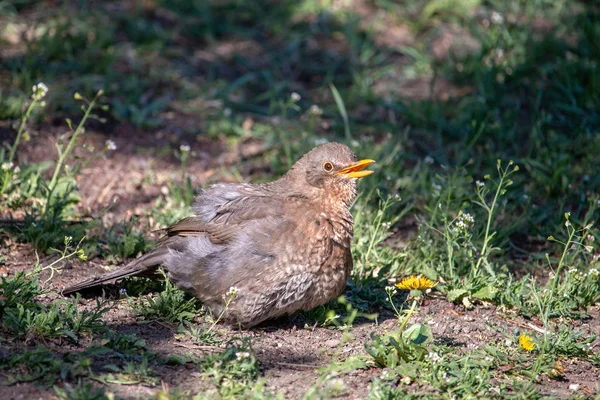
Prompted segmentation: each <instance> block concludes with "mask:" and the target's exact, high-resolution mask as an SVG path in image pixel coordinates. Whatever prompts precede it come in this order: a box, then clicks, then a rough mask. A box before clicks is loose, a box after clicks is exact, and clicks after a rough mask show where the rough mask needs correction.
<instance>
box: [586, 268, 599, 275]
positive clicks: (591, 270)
mask: <svg viewBox="0 0 600 400" xmlns="http://www.w3.org/2000/svg"><path fill="white" fill-rule="evenodd" d="M588 275H596V276H597V275H600V272H599V271H598V270H597V269H596V268H592V269H590V270H589V271H588Z"/></svg>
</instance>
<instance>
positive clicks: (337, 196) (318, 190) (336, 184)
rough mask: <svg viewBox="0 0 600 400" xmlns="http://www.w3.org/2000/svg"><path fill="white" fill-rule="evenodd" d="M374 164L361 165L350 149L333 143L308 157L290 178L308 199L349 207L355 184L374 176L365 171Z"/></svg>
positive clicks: (322, 146)
mask: <svg viewBox="0 0 600 400" xmlns="http://www.w3.org/2000/svg"><path fill="white" fill-rule="evenodd" d="M374 162H375V161H373V160H368V159H366V160H360V161H359V160H358V158H357V157H356V155H355V154H354V153H353V152H352V150H350V149H349V148H348V146H345V145H343V144H340V143H334V142H330V143H325V144H323V145H320V146H318V147H315V148H314V149H312V150H311V151H309V152H308V153H306V154H305V155H304V156H303V157H302V158H300V159H299V160H298V161H297V162H296V163H295V164H294V165H293V166H292V169H291V170H290V171H289V172H288V174H287V177H288V178H291V179H293V180H294V181H295V182H296V183H297V184H299V185H298V187H300V188H303V189H302V190H303V191H304V193H302V194H303V195H305V196H308V197H311V198H316V199H318V198H323V200H329V201H333V202H343V203H344V204H346V206H349V205H350V204H352V202H353V201H354V199H355V198H356V181H357V180H358V179H360V178H363V177H365V176H367V175H370V174H372V173H373V171H365V170H364V168H365V167H366V166H368V165H371V164H373V163H374Z"/></svg>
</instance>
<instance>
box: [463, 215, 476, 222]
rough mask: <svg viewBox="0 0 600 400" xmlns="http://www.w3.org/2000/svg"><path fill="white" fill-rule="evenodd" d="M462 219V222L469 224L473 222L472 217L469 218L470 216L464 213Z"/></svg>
mask: <svg viewBox="0 0 600 400" xmlns="http://www.w3.org/2000/svg"><path fill="white" fill-rule="evenodd" d="M462 218H463V220H464V221H467V222H470V223H473V222H475V218H473V216H471V214H469V213H464V214H463V215H462Z"/></svg>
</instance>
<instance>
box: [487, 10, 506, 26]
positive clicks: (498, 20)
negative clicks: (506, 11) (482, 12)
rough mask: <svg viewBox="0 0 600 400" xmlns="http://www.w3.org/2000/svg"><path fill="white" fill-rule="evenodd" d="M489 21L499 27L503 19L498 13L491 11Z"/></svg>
mask: <svg viewBox="0 0 600 400" xmlns="http://www.w3.org/2000/svg"><path fill="white" fill-rule="evenodd" d="M490 19H491V20H492V23H494V24H496V25H499V24H501V23H503V22H504V17H503V16H502V14H500V13H499V12H498V11H493V12H492V16H491V17H490Z"/></svg>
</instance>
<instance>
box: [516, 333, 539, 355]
mask: <svg viewBox="0 0 600 400" xmlns="http://www.w3.org/2000/svg"><path fill="white" fill-rule="evenodd" d="M519 344H520V345H521V348H523V349H524V350H527V351H532V350H533V349H534V348H535V343H533V340H532V339H531V336H529V335H525V334H522V333H521V334H520V335H519Z"/></svg>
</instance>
